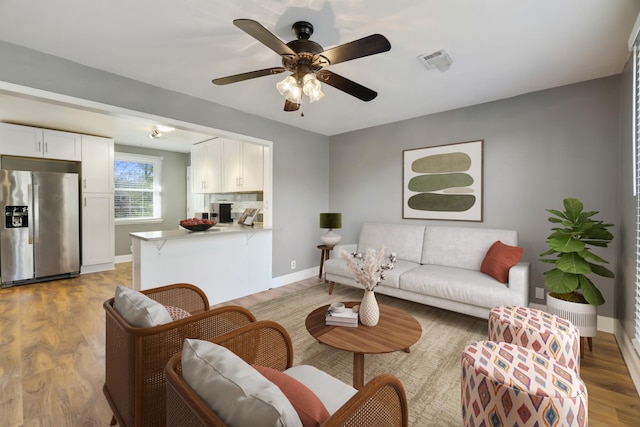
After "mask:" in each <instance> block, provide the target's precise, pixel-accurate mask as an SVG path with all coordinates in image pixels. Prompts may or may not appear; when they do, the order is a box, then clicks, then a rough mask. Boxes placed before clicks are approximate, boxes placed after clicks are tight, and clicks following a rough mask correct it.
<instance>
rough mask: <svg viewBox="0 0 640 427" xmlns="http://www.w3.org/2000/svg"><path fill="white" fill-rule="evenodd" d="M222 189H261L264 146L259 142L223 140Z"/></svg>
mask: <svg viewBox="0 0 640 427" xmlns="http://www.w3.org/2000/svg"><path fill="white" fill-rule="evenodd" d="M222 153H223V162H222V163H223V166H224V173H223V191H224V192H235V191H262V190H263V174H264V164H263V156H264V148H263V146H262V145H260V144H252V143H250V142H243V141H234V140H230V139H225V140H224V141H223V148H222Z"/></svg>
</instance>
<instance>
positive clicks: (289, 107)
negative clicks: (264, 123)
mask: <svg viewBox="0 0 640 427" xmlns="http://www.w3.org/2000/svg"><path fill="white" fill-rule="evenodd" d="M299 109H300V104H298V103H296V102H291V101H289V100H288V99H285V100H284V111H298V110H299Z"/></svg>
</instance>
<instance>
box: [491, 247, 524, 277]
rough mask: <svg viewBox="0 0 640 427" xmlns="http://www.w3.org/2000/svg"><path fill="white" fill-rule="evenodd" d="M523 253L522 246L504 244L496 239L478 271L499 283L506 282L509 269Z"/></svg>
mask: <svg viewBox="0 0 640 427" xmlns="http://www.w3.org/2000/svg"><path fill="white" fill-rule="evenodd" d="M523 253H524V249H523V248H521V247H518V246H509V245H505V244H504V243H502V242H501V241H500V240H498V241H496V242H495V243H494V244H493V245H491V247H490V248H489V250H488V251H487V254H486V255H485V257H484V260H483V261H482V265H481V266H480V271H481V272H483V273H485V274H488V275H489V276H491V277H493V278H494V279H496V280H497V281H499V282H500V283H506V282H507V281H508V280H509V269H510V268H511V267H513V266H514V265H516V264H517V263H518V261H520V258H522V254H523Z"/></svg>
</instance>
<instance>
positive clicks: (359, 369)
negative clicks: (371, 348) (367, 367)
mask: <svg viewBox="0 0 640 427" xmlns="http://www.w3.org/2000/svg"><path fill="white" fill-rule="evenodd" d="M363 386H364V353H353V388H355V389H356V390H360V389H361V388H362V387H363Z"/></svg>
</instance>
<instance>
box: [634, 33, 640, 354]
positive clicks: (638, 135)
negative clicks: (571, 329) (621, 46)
mask: <svg viewBox="0 0 640 427" xmlns="http://www.w3.org/2000/svg"><path fill="white" fill-rule="evenodd" d="M639 55H640V53H639V50H638V43H636V44H635V45H634V47H633V70H634V71H633V72H634V76H633V100H634V101H633V102H634V112H633V148H634V150H633V161H634V167H633V171H634V175H633V192H634V195H635V197H636V315H635V320H636V336H635V341H634V342H633V345H634V346H635V348H636V351H638V354H640V186H639V183H638V177H639V176H640V128H638V126H640V93H639V90H638V89H639V87H640V61H639Z"/></svg>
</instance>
